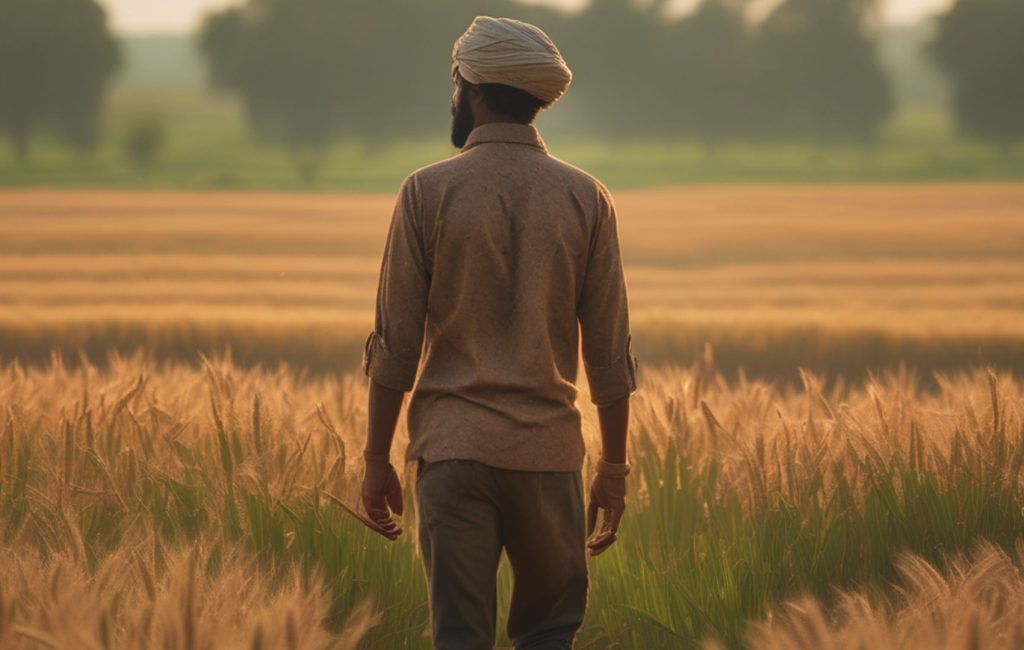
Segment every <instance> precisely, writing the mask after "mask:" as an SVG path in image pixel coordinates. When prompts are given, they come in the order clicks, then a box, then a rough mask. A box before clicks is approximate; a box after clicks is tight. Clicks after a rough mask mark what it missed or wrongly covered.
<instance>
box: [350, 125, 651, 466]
mask: <svg viewBox="0 0 1024 650" xmlns="http://www.w3.org/2000/svg"><path fill="white" fill-rule="evenodd" d="M581 333H582V353H583V361H584V369H585V372H586V375H587V379H588V383H589V385H590V395H591V400H592V401H593V402H594V403H596V404H603V403H608V402H612V401H615V400H617V399H619V398H621V397H624V396H626V395H629V394H630V393H632V392H633V391H634V390H636V368H637V365H636V357H635V355H634V354H633V350H632V346H631V341H630V328H629V313H628V309H627V302H626V285H625V281H624V279H623V272H622V261H621V257H620V250H619V238H618V225H617V221H616V215H615V206H614V204H613V202H612V197H611V194H610V193H609V192H608V189H607V188H606V187H605V186H604V185H603V184H602V183H601V182H600V181H599V180H597V179H596V178H594V177H593V176H591V175H589V174H588V173H586V172H585V171H583V170H581V169H579V168H577V167H574V166H572V165H570V164H568V163H566V162H563V161H561V160H559V159H558V158H555V157H553V156H551V155H550V154H549V153H548V150H547V146H546V145H545V144H544V141H543V140H542V139H541V137H540V133H539V132H538V131H537V129H536V127H534V126H533V125H527V124H517V123H512V122H496V123H489V124H483V125H481V126H478V127H476V128H475V129H473V131H472V132H471V133H470V135H469V139H468V140H467V141H466V144H465V146H463V147H462V149H461V151H460V152H459V153H458V154H456V155H454V156H452V157H451V158H448V159H446V160H442V161H439V162H436V163H433V164H430V165H426V166H424V167H421V168H420V169H417V170H416V171H414V172H412V173H411V174H409V175H408V176H407V177H406V178H405V179H404V180H403V181H402V184H401V187H400V189H399V195H398V200H397V202H396V204H395V210H394V214H393V215H392V220H391V226H390V228H389V231H388V236H387V243H386V245H385V249H384V258H383V262H382V264H381V271H380V283H379V286H378V291H377V307H376V320H375V326H374V330H373V332H371V333H370V335H369V337H368V338H367V340H366V347H365V350H364V353H363V370H364V371H365V372H366V374H367V375H369V376H370V377H371V378H373V379H374V380H375V381H376V382H377V383H379V384H382V385H384V386H388V387H390V388H394V389H398V390H403V391H407V390H410V389H412V388H413V384H414V380H416V374H417V370H418V369H419V366H420V361H421V356H422V371H421V372H420V375H419V379H418V381H415V389H414V390H413V394H412V398H411V399H410V402H409V412H408V430H409V446H408V448H407V451H406V456H405V460H406V461H412V460H415V459H416V458H417V457H419V456H423V457H424V458H425V459H426V460H427V461H436V460H441V459H447V458H467V459H473V460H478V461H481V462H483V463H487V464H489V465H492V466H494V467H500V468H507V469H524V470H543V471H569V470H578V469H581V468H582V466H583V458H584V455H585V448H584V442H583V435H582V431H581V428H580V412H579V410H578V408H577V407H576V404H575V402H576V396H577V388H576V385H575V384H576V379H577V370H578V362H579V358H580V338H581V337H580V334H581ZM424 335H425V340H424ZM421 353H422V354H421Z"/></svg>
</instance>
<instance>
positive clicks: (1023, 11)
mask: <svg viewBox="0 0 1024 650" xmlns="http://www.w3.org/2000/svg"><path fill="white" fill-rule="evenodd" d="M931 49H932V53H933V54H934V56H935V58H936V60H937V61H938V62H939V64H940V65H941V66H942V68H943V70H944V71H945V72H946V74H947V75H948V76H949V78H950V80H951V81H952V84H953V88H954V98H953V110H954V112H955V113H956V117H957V124H958V126H959V128H960V130H961V131H962V132H963V133H964V134H966V135H971V136H978V137H982V138H986V139H989V140H994V141H996V142H999V143H1001V144H1002V145H1004V146H1008V145H1009V144H1010V143H1011V142H1012V141H1014V140H1019V139H1021V138H1024V66H1022V65H1021V63H1022V62H1024V3H1022V2H1020V0H959V1H958V2H957V3H956V4H955V5H954V6H953V8H952V9H951V10H950V11H949V12H948V13H946V14H944V15H943V16H942V17H941V18H940V20H939V35H938V37H937V38H936V39H935V41H933V43H932V48H931Z"/></svg>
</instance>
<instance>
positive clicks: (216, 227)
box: [0, 184, 1024, 383]
mask: <svg viewBox="0 0 1024 650" xmlns="http://www.w3.org/2000/svg"><path fill="white" fill-rule="evenodd" d="M614 196H615V200H616V206H617V208H618V215H619V224H620V232H621V241H622V249H623V255H624V258H625V261H626V265H627V268H626V274H627V278H626V279H627V283H628V287H629V291H630V301H631V306H632V310H633V313H632V316H633V323H634V328H635V329H636V336H635V337H634V338H635V339H636V341H637V345H638V353H639V354H641V355H642V356H643V357H644V358H646V359H648V360H649V361H651V362H660V361H682V362H686V363H689V362H693V361H695V360H696V359H697V358H698V357H699V355H700V353H701V350H702V349H703V346H704V343H705V342H710V343H711V344H712V345H713V346H714V347H715V350H716V355H717V359H718V364H719V367H720V368H721V369H722V370H723V372H725V373H726V374H727V375H728V376H730V377H732V378H735V377H736V375H737V371H738V369H739V368H740V367H741V366H742V367H743V368H744V370H745V371H746V372H747V373H748V374H750V375H756V376H762V377H771V378H784V379H787V380H789V381H791V382H795V383H798V382H799V377H798V375H797V374H796V371H795V368H796V367H797V366H804V367H808V368H812V369H814V370H816V371H818V372H825V373H829V374H831V375H835V376H844V377H847V378H854V377H857V378H863V377H864V373H865V371H866V370H867V369H875V370H878V369H881V368H883V367H887V366H892V365H894V360H896V359H898V360H901V361H903V362H905V363H908V364H910V365H912V366H913V367H915V368H917V369H919V370H920V371H921V374H922V376H924V377H927V376H929V374H930V371H931V370H935V369H939V370H949V369H954V368H958V367H964V366H965V365H968V364H970V363H989V364H993V365H996V366H1000V367H1004V368H1009V369H1014V370H1017V371H1022V370H1024V344H1022V341H1024V318H1022V315H1024V185H1019V184H960V185H958V184H933V185H929V184H922V185H809V186H771V185H764V186H759V185H726V186H711V187H692V188H672V189H663V190H643V191H635V190H631V191H620V192H615V194H614ZM393 200H394V199H393V197H392V196H389V195H384V194H381V195H308V194H282V193H247V194H240V193H216V192H211V193H174V192H160V191H154V192H109V191H101V190H81V191H62V192H54V191H50V190H31V189H30V190H21V191H18V190H5V191H4V192H0V358H13V357H19V358H21V359H24V360H34V361H45V360H46V359H47V358H48V357H49V355H50V352H51V350H52V349H53V347H54V346H55V345H56V346H58V347H59V348H60V349H61V350H62V351H64V352H65V353H66V354H65V356H66V357H68V358H69V359H74V358H76V357H77V351H78V349H79V348H81V349H82V350H84V351H85V352H86V353H87V354H88V355H89V356H90V357H92V358H95V359H100V360H102V359H104V358H105V355H106V351H107V349H109V348H110V347H111V346H112V345H116V346H118V347H120V348H121V349H122V350H123V351H126V352H127V351H131V350H133V349H137V348H141V349H144V350H145V351H146V352H147V353H150V354H153V355H154V356H155V357H157V358H188V359H190V360H192V361H194V362H195V361H197V357H196V355H195V350H197V349H198V350H202V351H204V352H206V353H207V354H211V353H215V352H217V351H219V350H221V349H223V348H224V347H225V346H230V347H231V349H232V352H233V354H234V357H235V358H236V359H238V360H239V361H243V362H245V363H257V362H263V363H277V362H281V361H284V362H288V363H291V364H294V365H300V366H303V367H306V368H310V369H315V370H318V371H327V372H330V371H333V370H335V369H337V368H339V367H352V366H353V365H354V364H355V362H356V361H358V354H359V351H360V350H361V345H360V344H361V343H362V341H363V339H364V338H365V335H366V332H367V331H368V330H369V327H370V325H371V324H372V309H373V300H374V297H375V288H376V287H375V284H376V279H377V272H378V269H379V263H380V254H381V252H382V250H383V245H384V236H385V233H386V229H387V224H388V220H389V218H390V215H391V210H392V205H393Z"/></svg>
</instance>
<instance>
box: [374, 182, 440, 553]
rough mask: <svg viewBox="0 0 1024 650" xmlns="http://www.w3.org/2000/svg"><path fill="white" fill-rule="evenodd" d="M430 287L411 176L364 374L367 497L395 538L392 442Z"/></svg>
mask: <svg viewBox="0 0 1024 650" xmlns="http://www.w3.org/2000/svg"><path fill="white" fill-rule="evenodd" d="M429 288H430V276H429V273H428V272H427V268H426V262H425V256H424V242H423V232H422V222H421V221H420V215H419V196H418V188H417V187H416V179H415V177H414V176H412V175H410V176H407V177H406V178H405V180H404V181H402V185H401V187H400V189H399V193H398V199H397V201H396V202H395V209H394V213H393V214H392V217H391V225H390V227H389V229H388V236H387V242H386V244H385V247H384V256H383V260H382V261H381V269H380V281H379V283H378V286H377V305H376V316H375V319H374V328H373V331H372V332H370V335H369V337H368V338H367V339H366V345H365V347H364V349H363V371H364V372H365V373H366V375H367V376H368V377H369V378H370V386H369V396H368V400H367V411H368V423H367V434H366V447H365V448H364V450H363V458H364V460H365V471H364V474H363V485H362V490H361V493H362V499H363V507H364V508H365V509H366V512H367V514H368V515H369V516H370V518H371V519H372V520H373V521H374V522H376V523H377V524H378V525H379V526H380V529H379V530H378V532H380V533H381V534H382V535H384V536H385V537H388V538H389V539H395V538H396V537H398V535H399V534H400V533H401V532H402V530H401V528H399V527H398V524H397V523H396V522H395V521H394V520H392V519H391V514H390V512H389V510H388V508H389V507H390V509H391V511H393V512H394V513H395V514H398V515H401V514H402V511H403V503H402V486H401V483H400V482H399V478H398V474H397V472H396V471H395V468H394V465H392V464H391V462H390V455H391V443H392V440H393V439H394V434H395V426H396V424H397V423H398V416H399V413H400V411H401V408H402V401H403V398H404V397H405V393H406V392H407V391H409V390H411V389H412V386H413V383H414V381H415V379H416V371H417V369H418V367H419V359H420V351H421V350H422V348H423V326H424V321H425V319H426V312H427V293H428V291H429Z"/></svg>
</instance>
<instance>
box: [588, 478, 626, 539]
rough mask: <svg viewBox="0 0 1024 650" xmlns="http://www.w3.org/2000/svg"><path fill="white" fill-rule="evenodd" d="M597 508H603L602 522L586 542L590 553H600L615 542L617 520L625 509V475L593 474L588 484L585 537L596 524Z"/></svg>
mask: <svg viewBox="0 0 1024 650" xmlns="http://www.w3.org/2000/svg"><path fill="white" fill-rule="evenodd" d="M598 508H601V509H602V510H604V523H603V525H602V526H601V532H600V533H598V534H597V536H596V537H594V539H592V540H590V541H589V542H587V547H588V548H589V549H590V554H591V555H600V554H601V553H603V552H604V551H605V550H606V549H607V548H608V547H609V546H611V545H612V544H613V543H614V542H615V539H616V536H615V533H616V531H617V530H618V529H619V520H620V519H622V513H623V511H624V510H625V509H626V479H625V477H622V478H610V477H608V476H602V475H601V474H595V475H594V481H593V482H592V483H591V484H590V505H589V506H588V507H587V537H590V534H591V533H593V532H594V527H595V526H596V525H597V510H598Z"/></svg>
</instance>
